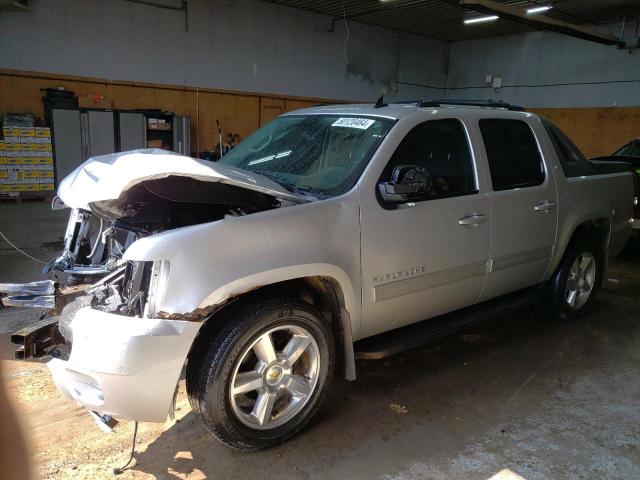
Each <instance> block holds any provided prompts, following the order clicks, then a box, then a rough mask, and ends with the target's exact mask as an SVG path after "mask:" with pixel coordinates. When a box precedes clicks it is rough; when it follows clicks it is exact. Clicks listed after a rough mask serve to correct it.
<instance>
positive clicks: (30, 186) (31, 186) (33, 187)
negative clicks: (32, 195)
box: [24, 183, 40, 192]
mask: <svg viewBox="0 0 640 480" xmlns="http://www.w3.org/2000/svg"><path fill="white" fill-rule="evenodd" d="M38 190H40V184H39V183H27V184H25V186H24V191H25V192H37V191H38Z"/></svg>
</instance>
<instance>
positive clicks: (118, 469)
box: [113, 422, 138, 475]
mask: <svg viewBox="0 0 640 480" xmlns="http://www.w3.org/2000/svg"><path fill="white" fill-rule="evenodd" d="M136 435H138V422H135V423H134V426H133V443H132V445H131V455H129V460H128V461H127V463H125V464H124V465H123V466H122V467H116V468H114V469H113V474H114V475H120V474H121V473H123V472H124V471H125V470H127V468H128V467H129V464H130V463H131V462H132V461H133V455H134V454H135V453H136Z"/></svg>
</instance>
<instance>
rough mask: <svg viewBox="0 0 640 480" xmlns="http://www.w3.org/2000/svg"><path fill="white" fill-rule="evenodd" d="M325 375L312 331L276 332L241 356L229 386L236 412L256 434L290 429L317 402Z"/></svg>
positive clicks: (291, 328) (297, 328)
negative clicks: (317, 391)
mask: <svg viewBox="0 0 640 480" xmlns="http://www.w3.org/2000/svg"><path fill="white" fill-rule="evenodd" d="M319 371H320V349H319V348H318V344H317V342H316V341H315V339H314V338H313V336H312V335H311V334H310V333H309V332H308V331H307V330H306V329H304V328H302V327H300V326H297V325H284V326H279V327H276V328H272V329H271V330H268V331H267V332H264V333H262V334H261V335H260V336H259V337H257V338H256V339H255V340H254V341H253V342H252V343H251V344H250V345H249V346H248V347H247V348H246V349H245V350H244V351H243V352H242V355H240V357H239V360H238V362H237V364H236V366H235V369H234V371H233V376H232V377H231V383H230V387H229V400H230V403H231V408H232V410H233V412H234V414H235V415H236V417H237V419H238V420H240V422H242V423H243V424H244V425H246V426H247V427H250V428H253V429H256V430H268V429H272V428H276V427H279V426H281V425H284V424H285V423H287V422H288V421H289V420H291V419H292V418H293V417H294V416H295V415H296V414H298V413H299V412H300V411H301V410H302V409H303V408H304V406H305V405H306V404H307V403H308V402H309V400H310V399H311V396H312V394H313V392H314V390H315V388H316V384H317V383H318V373H319Z"/></svg>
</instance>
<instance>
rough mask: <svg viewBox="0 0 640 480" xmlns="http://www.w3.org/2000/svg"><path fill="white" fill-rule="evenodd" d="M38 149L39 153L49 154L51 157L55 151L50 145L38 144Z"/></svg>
mask: <svg viewBox="0 0 640 480" xmlns="http://www.w3.org/2000/svg"><path fill="white" fill-rule="evenodd" d="M36 148H37V151H38V152H48V153H49V155H51V152H52V151H53V150H52V148H51V144H50V143H38V144H36Z"/></svg>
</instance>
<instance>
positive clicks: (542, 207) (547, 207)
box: [533, 200, 556, 212]
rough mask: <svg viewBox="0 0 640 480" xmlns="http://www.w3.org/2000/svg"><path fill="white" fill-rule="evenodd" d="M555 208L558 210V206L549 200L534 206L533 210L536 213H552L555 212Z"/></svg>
mask: <svg viewBox="0 0 640 480" xmlns="http://www.w3.org/2000/svg"><path fill="white" fill-rule="evenodd" d="M554 208H556V204H555V203H553V202H550V201H548V200H543V201H542V202H540V203H536V204H535V205H534V206H533V209H534V210H535V211H536V212H550V211H551V210H553V209H554Z"/></svg>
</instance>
